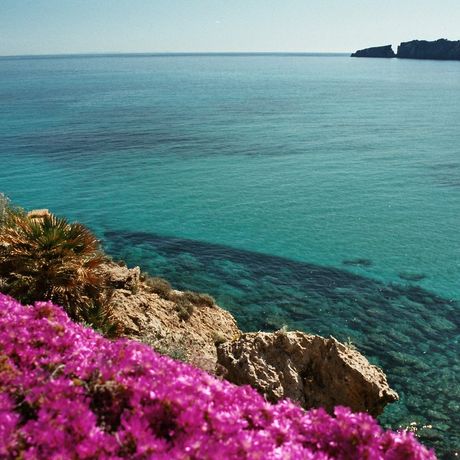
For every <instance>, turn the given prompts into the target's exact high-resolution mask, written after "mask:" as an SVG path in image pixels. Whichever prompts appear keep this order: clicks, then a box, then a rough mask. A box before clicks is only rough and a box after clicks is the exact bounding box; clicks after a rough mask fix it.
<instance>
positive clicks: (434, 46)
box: [397, 39, 460, 60]
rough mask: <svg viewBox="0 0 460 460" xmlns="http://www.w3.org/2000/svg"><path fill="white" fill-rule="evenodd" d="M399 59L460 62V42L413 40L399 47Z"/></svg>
mask: <svg viewBox="0 0 460 460" xmlns="http://www.w3.org/2000/svg"><path fill="white" fill-rule="evenodd" d="M397 56H398V58H401V59H437V60H460V40H458V41H449V40H445V39H440V40H436V41H432V42H429V41H426V40H412V41H410V42H403V43H401V44H400V45H399V46H398V54H397Z"/></svg>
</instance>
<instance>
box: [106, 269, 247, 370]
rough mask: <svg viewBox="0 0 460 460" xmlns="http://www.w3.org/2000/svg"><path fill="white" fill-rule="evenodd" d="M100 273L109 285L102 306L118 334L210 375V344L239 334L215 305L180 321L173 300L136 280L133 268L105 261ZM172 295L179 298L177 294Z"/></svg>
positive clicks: (213, 355)
mask: <svg viewBox="0 0 460 460" xmlns="http://www.w3.org/2000/svg"><path fill="white" fill-rule="evenodd" d="M102 271H103V273H104V275H105V276H106V278H107V282H108V285H109V287H112V292H111V296H110V301H109V303H108V305H107V307H108V309H109V311H110V314H111V319H112V321H113V322H114V323H115V324H117V325H121V326H122V329H123V335H125V336H126V337H129V338H132V339H135V340H138V341H141V342H144V343H147V344H148V345H150V346H152V347H153V348H154V349H156V350H157V351H159V352H160V353H163V354H167V355H169V356H171V357H173V358H176V359H181V360H184V361H187V362H189V363H191V364H194V365H196V366H197V367H201V368H202V369H204V370H206V371H208V372H210V373H215V371H216V365H217V353H216V345H215V343H216V342H217V343H219V342H222V341H227V340H232V339H235V338H236V337H238V336H239V334H240V330H239V329H238V327H237V325H236V321H235V319H234V318H233V316H232V315H231V314H230V313H229V312H227V311H225V310H223V309H222V308H220V307H218V306H217V305H213V306H206V305H200V306H196V307H194V308H193V313H192V314H191V315H190V317H189V318H188V319H187V320H183V319H181V317H180V315H179V314H178V311H177V308H176V302H175V301H174V300H167V299H164V298H162V297H161V296H160V295H158V294H155V293H154V292H152V291H151V289H150V288H149V286H148V285H147V284H146V283H145V282H144V281H142V277H141V274H140V270H139V267H135V268H132V269H129V268H127V267H124V266H119V265H117V264H114V263H108V264H106V265H104V267H103V269H102ZM173 293H174V297H175V298H177V299H179V298H180V296H181V292H180V291H173Z"/></svg>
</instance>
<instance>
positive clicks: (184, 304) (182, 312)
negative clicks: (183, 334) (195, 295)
mask: <svg viewBox="0 0 460 460" xmlns="http://www.w3.org/2000/svg"><path fill="white" fill-rule="evenodd" d="M175 304H176V311H177V315H178V316H179V318H180V319H181V320H182V321H187V320H188V319H190V317H191V316H192V314H193V310H194V306H193V304H192V303H191V302H190V301H189V300H187V299H186V298H185V297H178V298H177V299H176V300H175Z"/></svg>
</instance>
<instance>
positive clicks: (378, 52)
mask: <svg viewBox="0 0 460 460" xmlns="http://www.w3.org/2000/svg"><path fill="white" fill-rule="evenodd" d="M351 57H367V58H394V57H396V55H395V53H394V51H393V48H392V47H391V45H385V46H374V47H373V48H365V49H362V50H358V51H356V52H355V53H353V54H352V55H351Z"/></svg>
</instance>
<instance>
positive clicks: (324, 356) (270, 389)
mask: <svg viewBox="0 0 460 460" xmlns="http://www.w3.org/2000/svg"><path fill="white" fill-rule="evenodd" d="M217 357H218V363H219V364H220V365H222V366H223V367H224V368H225V369H226V371H227V373H226V375H225V378H226V379H227V380H229V381H230V382H233V383H235V384H238V385H244V384H249V385H251V386H252V387H254V388H256V389H257V390H258V391H259V392H260V393H262V394H264V395H265V396H266V397H267V398H268V399H269V400H270V401H272V402H275V401H278V400H280V399H283V398H290V399H292V400H293V401H295V402H297V403H299V404H301V405H302V406H303V407H304V408H312V407H324V408H325V409H326V410H327V411H328V412H332V411H333V409H334V407H335V406H337V405H343V406H348V407H350V408H351V409H352V410H354V411H366V412H368V413H370V414H371V415H373V416H377V415H379V414H381V413H382V411H383V409H384V407H385V406H386V404H388V403H391V402H394V401H396V400H397V399H398V395H397V393H396V392H395V391H393V390H392V389H391V388H390V387H389V386H388V383H387V380H386V376H385V374H384V373H383V371H382V370H381V369H379V368H378V367H376V366H373V365H371V364H370V363H369V362H368V361H367V359H366V358H365V357H364V356H363V355H361V354H360V353H359V352H358V351H356V350H354V349H352V348H350V347H347V346H345V345H344V344H342V343H340V342H338V341H337V340H335V339H334V338H332V337H331V338H329V339H326V338H323V337H320V336H316V335H309V334H305V333H303V332H285V331H278V332H275V333H265V332H257V333H255V332H252V333H246V334H242V335H241V336H240V338H239V339H238V340H236V341H233V342H227V343H224V344H222V345H220V346H218V348H217Z"/></svg>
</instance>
